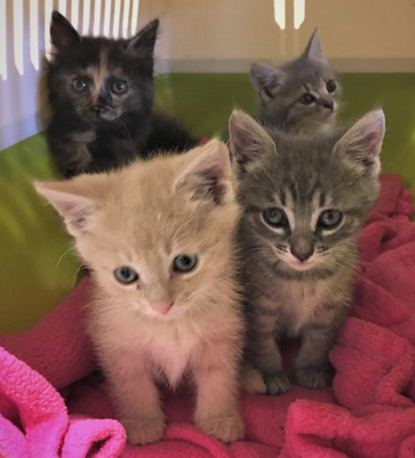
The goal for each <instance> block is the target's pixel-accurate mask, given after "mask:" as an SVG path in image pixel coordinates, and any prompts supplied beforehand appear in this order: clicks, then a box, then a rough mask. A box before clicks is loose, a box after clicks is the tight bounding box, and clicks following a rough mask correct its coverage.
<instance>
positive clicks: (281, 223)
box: [262, 208, 289, 227]
mask: <svg viewBox="0 0 415 458" xmlns="http://www.w3.org/2000/svg"><path fill="white" fill-rule="evenodd" d="M262 217H263V218H264V220H265V222H266V223H267V224H269V225H270V226H272V227H287V226H288V225H289V223H288V219H287V216H286V215H285V213H284V211H283V210H281V209H280V208H266V209H265V210H264V211H263V212H262Z"/></svg>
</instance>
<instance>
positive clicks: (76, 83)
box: [72, 78, 89, 92]
mask: <svg viewBox="0 0 415 458" xmlns="http://www.w3.org/2000/svg"><path fill="white" fill-rule="evenodd" d="M72 89H73V90H74V91H75V92H85V91H88V90H89V82H88V80H87V79H86V78H74V80H73V81H72Z"/></svg>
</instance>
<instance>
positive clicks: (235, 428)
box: [196, 412, 244, 442]
mask: <svg viewBox="0 0 415 458" xmlns="http://www.w3.org/2000/svg"><path fill="white" fill-rule="evenodd" d="M196 426H197V427H198V428H200V429H201V430H202V431H203V432H204V433H206V434H209V436H214V437H216V438H217V439H219V440H221V441H223V442H234V441H237V440H239V439H242V438H243V437H244V424H243V422H242V419H241V417H240V416H239V414H238V413H237V412H233V413H232V414H228V415H221V416H217V417H208V418H200V419H199V420H196Z"/></svg>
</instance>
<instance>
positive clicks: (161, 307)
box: [151, 301, 174, 315]
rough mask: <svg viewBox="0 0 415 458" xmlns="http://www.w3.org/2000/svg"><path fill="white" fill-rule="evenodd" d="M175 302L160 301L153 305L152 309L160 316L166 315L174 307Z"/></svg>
mask: <svg viewBox="0 0 415 458" xmlns="http://www.w3.org/2000/svg"><path fill="white" fill-rule="evenodd" d="M173 303H174V302H173V301H160V302H155V303H154V304H151V308H152V309H153V310H155V311H156V312H158V313H160V315H166V314H167V313H168V312H169V310H170V309H171V308H172V307H173Z"/></svg>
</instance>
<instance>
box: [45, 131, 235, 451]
mask: <svg viewBox="0 0 415 458" xmlns="http://www.w3.org/2000/svg"><path fill="white" fill-rule="evenodd" d="M206 179H207V180H208V181H207V185H208V186H206V183H204V180H205V181H206ZM212 183H214V184H213V185H212ZM212 186H213V187H215V186H216V187H217V191H218V193H217V195H216V194H212ZM37 189H38V191H39V192H40V193H41V194H43V195H44V196H45V197H46V198H48V199H49V200H50V202H51V203H52V204H53V205H54V206H55V207H56V209H57V210H58V211H59V213H61V215H62V216H63V218H64V220H65V223H66V225H67V228H68V231H69V232H70V233H72V234H73V235H74V236H75V240H76V247H77V250H78V252H79V254H80V256H81V258H82V259H83V260H84V261H85V262H86V263H87V264H88V266H89V267H90V268H91V269H92V275H93V278H94V280H95V294H94V298H93V300H92V301H91V304H90V306H89V329H90V334H91V337H92V340H93V342H94V344H95V346H96V350H97V354H98V356H99V359H100V361H101V364H102V367H103V368H104V370H105V372H106V375H107V377H108V380H109V383H110V386H111V392H112V395H113V398H114V400H115V406H116V410H117V412H118V415H119V418H120V420H121V421H122V423H123V424H124V426H125V428H126V430H127V435H128V439H129V441H130V442H131V443H140V444H145V443H149V442H154V441H157V440H159V439H160V438H161V437H162V435H163V431H164V416H163V412H162V408H161V406H160V402H159V396H158V390H157V386H156V382H157V381H163V382H168V384H169V385H170V386H172V387H174V386H176V385H177V384H178V383H179V382H180V381H181V379H182V378H183V376H184V375H185V374H188V375H190V376H191V377H192V378H193V380H194V382H195V384H196V387H197V404H196V411H195V422H196V424H197V425H198V426H199V427H200V428H201V429H202V430H203V431H205V432H206V433H208V434H212V435H214V436H216V437H217V438H219V439H221V440H223V441H226V442H230V441H234V440H236V439H240V438H241V437H242V436H243V424H242V421H241V419H240V416H239V413H238V380H237V377H238V367H239V361H240V352H241V348H242V347H243V342H242V335H243V321H242V315H241V309H240V304H239V298H238V295H237V292H236V282H235V261H234V244H233V239H234V232H235V228H236V224H237V221H238V218H239V208H238V206H237V204H236V203H235V199H234V190H233V185H232V174H231V168H230V163H229V154H228V151H227V149H226V146H225V145H224V144H223V143H221V142H219V141H218V140H212V141H211V142H209V143H208V144H206V145H205V146H202V147H199V148H196V149H194V150H192V151H190V152H188V153H186V154H183V155H180V156H176V157H161V158H156V159H154V160H151V161H148V162H137V163H134V164H132V165H130V166H128V167H127V168H125V169H122V170H120V171H118V172H113V173H109V174H99V175H83V176H80V177H77V178H74V179H72V180H71V181H69V182H58V183H40V184H37ZM215 189H216V188H215ZM212 196H214V197H215V199H216V201H215V199H214V198H213V197H212ZM183 253H186V254H189V253H196V254H197V255H198V258H199V262H198V265H197V267H196V269H195V270H194V271H193V272H190V273H187V274H177V273H175V272H173V271H172V260H173V259H174V258H175V256H177V255H178V254H183ZM120 266H129V267H131V268H133V269H135V270H136V272H137V273H138V274H139V277H140V278H139V280H138V283H135V284H132V285H122V284H120V283H118V282H117V281H116V279H115V278H114V275H113V271H114V269H116V268H118V267H120ZM165 300H169V301H173V302H174V305H173V307H172V308H171V310H170V311H169V313H167V315H161V314H159V313H157V312H156V311H155V309H154V308H152V304H155V303H157V302H159V301H165Z"/></svg>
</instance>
